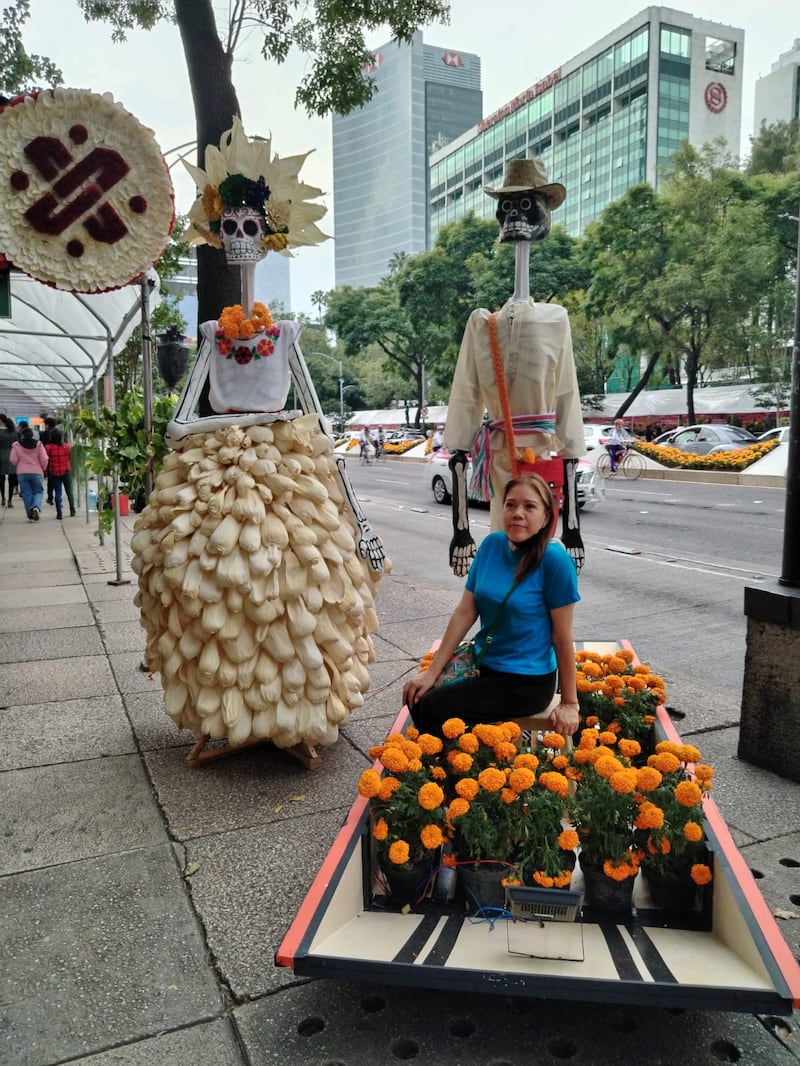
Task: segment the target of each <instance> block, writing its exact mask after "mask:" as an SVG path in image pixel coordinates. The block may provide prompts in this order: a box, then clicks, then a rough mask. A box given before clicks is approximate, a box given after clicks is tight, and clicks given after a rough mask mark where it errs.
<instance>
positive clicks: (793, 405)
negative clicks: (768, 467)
mask: <svg viewBox="0 0 800 1066" xmlns="http://www.w3.org/2000/svg"><path fill="white" fill-rule="evenodd" d="M795 221H796V222H797V263H796V264H795V269H796V271H797V277H796V278H795V282H796V284H795V295H794V343H793V347H792V392H791V396H790V399H789V458H788V462H787V465H786V508H785V518H784V523H783V565H782V568H781V576H780V577H779V578H778V584H779V585H787V586H790V587H792V588H797V587H800V548H799V547H798V545H800V483H799V482H800V207H798V217H797V219H795Z"/></svg>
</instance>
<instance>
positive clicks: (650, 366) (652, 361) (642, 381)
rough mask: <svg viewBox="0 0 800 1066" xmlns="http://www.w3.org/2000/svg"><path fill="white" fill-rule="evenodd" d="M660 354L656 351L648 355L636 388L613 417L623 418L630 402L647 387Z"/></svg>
mask: <svg viewBox="0 0 800 1066" xmlns="http://www.w3.org/2000/svg"><path fill="white" fill-rule="evenodd" d="M660 356H661V352H660V351H657V352H654V353H653V354H652V355H651V356H650V358H649V359H648V360H647V366H646V367H645V368H644V373H643V374H642V376H641V377H640V378H639V382H638V384H637V385H636V388H635V389H634V390H633V392H632V393H631V394H630V396H629V397H628V399H627V400H626V401H625V402H624V403H623V404H622V406H621V407H620V409H619V410H618V411H617V413H616V414H615V415H614V418H623V417H624V415H625V412H626V411H627V410H628V408H629V407H630V406H631V404H632V403H633V401H634V400H635V399H636V397H637V396H638V395H639V393H640V392H643V391H644V389H645V388H646V387H647V382H648V381H649V380H650V376H651V375H652V373H653V371H654V370H655V368H656V363H657V362H658V360H659V358H660Z"/></svg>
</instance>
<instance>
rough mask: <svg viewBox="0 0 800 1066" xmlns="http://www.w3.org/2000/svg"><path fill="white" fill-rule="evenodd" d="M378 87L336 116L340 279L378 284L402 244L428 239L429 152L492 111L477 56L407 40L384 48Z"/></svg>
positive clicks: (416, 245)
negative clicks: (487, 104) (365, 100)
mask: <svg viewBox="0 0 800 1066" xmlns="http://www.w3.org/2000/svg"><path fill="white" fill-rule="evenodd" d="M368 73H369V74H370V76H371V77H372V78H373V79H374V80H375V82H376V85H377V92H376V93H375V95H374V96H373V98H372V100H370V102H369V103H368V104H366V105H365V106H364V107H362V108H360V109H358V110H356V111H352V112H350V114H348V115H334V116H333V215H334V236H335V238H336V240H335V245H334V254H335V263H336V285H337V286H340V285H353V286H360V285H376V284H377V283H378V282H379V281H380V279H381V278H382V277H384V276H385V275H386V274H387V273H388V272H389V262H390V260H391V258H392V256H393V255H394V254H395V253H398V252H400V253H402V252H405V253H406V254H408V255H414V254H416V253H417V252H421V251H424V250H425V248H426V247H427V238H428V230H429V218H428V205H429V202H430V197H429V185H428V177H429V171H428V158H429V156H430V153H431V152H432V151H434V150H435V149H436V148H439V147H441V145H443V144H446V143H447V142H448V141H450V140H452V138H453V137H456V136H457V135H458V134H460V133H463V132H464V130H466V129H469V128H470V127H472V126H474V125H475V123H476V122H479V121H480V119H481V116H482V114H483V96H482V93H481V64H480V59H479V58H478V56H476V55H472V54H470V53H467V52H457V51H448V50H446V49H443V48H435V47H433V46H430V45H426V44H424V43H423V40H422V34H421V33H420V32H417V33H415V34H414V39H413V41H412V42H411V44H410V45H402V44H398V43H397V42H392V43H390V44H387V45H384V46H383V47H382V48H380V49H378V51H377V52H376V53H375V62H374V63H373V65H372V66H371V67H370V69H369V71H368Z"/></svg>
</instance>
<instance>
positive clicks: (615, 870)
mask: <svg viewBox="0 0 800 1066" xmlns="http://www.w3.org/2000/svg"><path fill="white" fill-rule="evenodd" d="M603 873H604V874H605V875H606V877H610V878H611V879H612V880H614V881H624V880H625V878H626V877H631V876H632V875H633V874H635V873H636V870H635V869H634V867H633V866H629V865H628V864H627V863H626V862H623V863H621V864H620V865H619V866H618V865H617V864H616V863H614V862H613V861H612V860H611V859H606V861H605V862H604V863H603Z"/></svg>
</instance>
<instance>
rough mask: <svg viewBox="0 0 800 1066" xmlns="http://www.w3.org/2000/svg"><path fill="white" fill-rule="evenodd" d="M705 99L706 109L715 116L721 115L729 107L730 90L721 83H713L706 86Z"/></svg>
mask: <svg viewBox="0 0 800 1066" xmlns="http://www.w3.org/2000/svg"><path fill="white" fill-rule="evenodd" d="M704 98H705V101H706V107H707V108H708V110H709V111H712V112H713V113H714V114H715V115H719V114H720V112H722V111H724V110H725V108H726V107H727V106H728V90H727V89H726V88H725V86H724V85H723V84H722V83H721V82H719V81H711V82H709V83H708V85H706V91H705V94H704Z"/></svg>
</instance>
